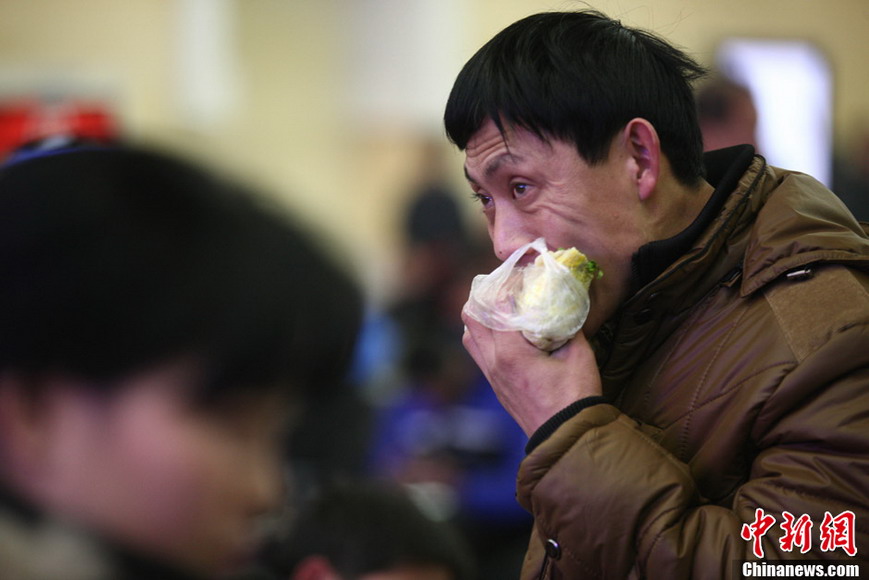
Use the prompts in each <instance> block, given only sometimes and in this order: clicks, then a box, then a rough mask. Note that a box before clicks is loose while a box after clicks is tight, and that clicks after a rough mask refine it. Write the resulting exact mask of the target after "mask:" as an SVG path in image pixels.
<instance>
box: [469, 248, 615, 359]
mask: <svg viewBox="0 0 869 580" xmlns="http://www.w3.org/2000/svg"><path fill="white" fill-rule="evenodd" d="M532 249H533V250H536V251H537V253H538V256H537V258H536V259H535V260H534V262H533V263H532V264H529V265H527V266H518V265H517V263H518V262H519V260H520V259H521V258H522V257H523V256H524V255H525V254H526V253H528V251H529V250H532ZM602 275H603V273H602V272H601V270H600V268H598V266H597V264H595V263H594V262H593V261H591V260H589V259H588V258H586V256H585V255H584V254H583V253H582V252H580V251H579V250H577V249H576V248H568V249H561V250H557V251H555V252H550V251H549V250H548V249H547V246H546V241H545V240H544V239H543V238H538V239H536V240H534V241H533V242H531V243H529V244H526V245H524V246H522V247H521V248H518V249H517V250H516V251H515V252H513V254H512V255H511V256H510V257H509V258H507V259H506V260H505V261H504V263H502V264H501V265H500V266H499V267H498V268H496V269H495V270H494V271H493V272H492V273H491V274H483V275H479V276H477V277H475V278H474V281H473V283H472V285H471V295H470V297H469V299H468V303H467V304H466V305H465V311H466V312H467V313H468V314H469V315H470V316H471V317H472V318H474V319H475V320H477V321H478V322H480V323H481V324H483V325H484V326H487V327H488V328H491V329H494V330H512V331H516V330H518V331H521V332H522V335H523V336H524V337H525V338H526V339H527V340H528V341H529V342H531V343H532V344H533V345H534V346H536V347H537V348H539V349H541V350H545V351H553V350H556V349H557V348H559V347H561V346H563V345H564V343H566V342H567V341H568V340H570V339H571V338H573V337H574V336H575V335H576V333H577V332H579V329H580V328H582V325H583V324H584V323H585V318H586V316H588V309H589V297H588V287H589V285H591V282H592V280H594V279H595V278H598V277H600V276H602Z"/></svg>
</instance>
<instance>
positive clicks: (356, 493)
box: [265, 480, 473, 580]
mask: <svg viewBox="0 0 869 580" xmlns="http://www.w3.org/2000/svg"><path fill="white" fill-rule="evenodd" d="M298 507H299V509H298V511H297V513H296V514H295V515H294V516H293V517H291V519H290V520H289V525H288V529H287V530H286V531H285V532H284V533H283V534H281V535H280V536H279V537H278V539H277V540H275V541H273V542H271V543H270V545H269V547H268V549H267V554H268V555H267V557H266V558H265V559H266V560H267V561H268V562H269V563H270V566H269V567H270V569H271V570H272V571H273V572H274V575H275V577H276V578H280V579H281V580H471V579H472V578H473V559H472V557H471V553H470V552H469V550H468V547H467V546H466V545H465V543H464V541H463V540H462V537H461V536H460V535H459V534H458V533H457V532H456V531H455V530H454V529H452V528H451V527H450V526H448V525H447V524H444V523H442V522H436V521H434V520H432V519H431V518H429V517H428V516H427V515H426V514H425V513H424V512H423V511H422V510H421V509H420V508H419V507H418V506H417V505H416V503H414V501H413V500H412V499H411V498H410V497H409V496H408V495H407V494H406V492H405V490H403V489H402V488H399V487H396V486H394V485H389V484H382V483H376V482H373V481H365V480H346V481H344V482H342V483H340V484H339V483H334V482H333V483H331V484H329V485H327V486H324V487H323V488H321V489H320V490H318V492H317V493H316V494H314V495H313V496H312V497H310V498H309V499H308V500H306V501H305V502H304V503H303V504H302V505H300V506H298Z"/></svg>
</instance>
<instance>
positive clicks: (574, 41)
mask: <svg viewBox="0 0 869 580" xmlns="http://www.w3.org/2000/svg"><path fill="white" fill-rule="evenodd" d="M704 74H705V69H704V68H703V67H701V66H700V65H699V64H698V63H697V62H695V61H694V60H693V59H691V58H690V57H689V56H687V55H686V54H685V53H684V52H682V51H680V50H678V49H676V48H675V47H673V46H672V45H670V44H669V43H668V42H666V41H665V40H663V39H661V38H660V37H658V36H656V35H654V34H652V33H650V32H646V31H643V30H638V29H633V28H628V27H625V26H622V24H621V23H620V22H618V21H616V20H613V19H611V18H609V17H607V16H605V15H604V14H602V13H600V12H597V11H593V10H585V11H578V12H546V13H541V14H535V15H532V16H528V17H526V18H524V19H522V20H519V21H518V22H516V23H514V24H512V25H510V26H508V27H507V28H505V29H504V30H502V31H501V32H500V33H498V34H497V35H496V36H495V37H494V38H492V39H491V40H490V41H489V42H488V43H486V44H485V45H484V46H483V47H482V48H481V49H480V50H479V51H478V52H477V53H476V54H475V55H474V56H473V57H471V59H470V60H469V61H468V62H467V64H466V65H465V66H464V68H463V69H462V71H461V72H460V73H459V75H458V77H457V79H456V82H455V84H454V85H453V88H452V91H451V93H450V96H449V99H448V102H447V106H446V111H445V114H444V122H445V126H446V132H447V136H448V137H449V139H450V140H451V141H452V142H453V143H454V144H455V145H457V146H458V147H459V149H462V150H464V149H465V148H466V146H467V144H468V140H469V139H470V138H471V136H472V135H473V134H474V133H475V132H476V131H477V130H478V129H479V128H480V127H481V126H482V124H483V123H484V122H485V121H486V120H487V119H491V120H492V121H493V122H495V124H496V125H497V126H498V128H499V129H500V130H501V131H502V132H503V131H504V125H505V124H508V125H515V126H519V127H523V128H525V129H528V130H530V131H533V132H534V133H536V134H537V135H538V136H540V137H541V138H544V139H547V138H552V137H554V138H557V139H561V140H564V141H567V142H572V143H574V144H575V145H576V148H577V151H578V152H579V154H580V155H581V156H582V158H583V159H585V160H586V161H587V162H588V163H591V164H595V163H599V162H602V161H604V160H605V159H606V157H607V154H608V152H609V145H610V143H611V141H612V138H613V137H614V136H615V135H616V133H617V132H618V131H619V130H620V129H621V128H623V127H624V126H625V125H626V124H627V123H628V122H629V121H630V120H631V119H633V118H635V117H642V118H644V119H646V120H648V121H649V122H650V123H652V125H654V127H655V129H656V130H657V132H658V135H659V137H660V140H661V148H662V150H663V152H664V154H665V155H666V156H667V158H668V160H669V161H670V164H671V166H672V168H673V172H674V174H675V175H676V177H677V179H679V180H680V181H682V182H683V183H685V184H688V185H695V184H696V183H697V182H698V181H699V179H700V178H702V176H703V160H702V153H703V145H702V139H701V134H700V129H699V127H698V123H697V115H696V112H695V108H694V97H693V93H692V89H691V83H692V82H693V81H695V80H697V79H698V78H700V77H702V76H703V75H704Z"/></svg>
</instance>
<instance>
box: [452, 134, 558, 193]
mask: <svg viewBox="0 0 869 580" xmlns="http://www.w3.org/2000/svg"><path fill="white" fill-rule="evenodd" d="M525 143H528V144H532V145H533V146H535V147H539V146H550V144H549V143H548V142H547V141H545V140H543V139H541V138H540V137H539V136H538V135H537V134H536V133H534V132H532V131H529V130H528V129H525V128H523V127H517V126H515V125H510V124H504V125H503V131H502V130H501V129H500V128H499V127H498V126H497V125H495V123H494V121H491V120H487V121H486V122H485V123H484V124H483V125H482V126H481V127H480V128H479V129H478V130H477V132H476V133H474V134H473V135H472V136H471V138H470V139H469V140H468V146H467V147H466V148H465V176H466V177H468V179H469V180H471V181H473V179H472V177H473V176H474V175H480V176H483V175H486V176H489V175H491V174H492V173H494V172H495V171H497V170H498V168H500V167H501V166H503V165H504V164H506V163H510V162H513V163H518V162H520V161H522V159H523V155H522V153H521V150H522V144H525Z"/></svg>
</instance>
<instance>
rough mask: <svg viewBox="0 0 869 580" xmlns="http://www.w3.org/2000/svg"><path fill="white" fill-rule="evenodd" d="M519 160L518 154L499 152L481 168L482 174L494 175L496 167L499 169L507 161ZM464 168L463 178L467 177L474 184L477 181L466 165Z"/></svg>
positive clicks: (486, 175)
mask: <svg viewBox="0 0 869 580" xmlns="http://www.w3.org/2000/svg"><path fill="white" fill-rule="evenodd" d="M521 160H522V158H521V157H519V156H518V155H514V154H513V153H510V152H507V153H501V154H500V155H498V156H497V157H495V158H494V159H491V160H490V161H489V162H488V163H487V164H486V167H484V168H483V175H484V176H485V177H492V175H494V174H495V173H496V172H497V171H498V169H500V168H501V166H502V165H504V163H506V162H507V161H514V162H517V161H521ZM464 170H465V179H467V180H468V181H470V182H471V183H474V184H475V183H477V182H476V181H475V180H474V178H473V177H471V174H470V173H468V167H467V166H465V167H464Z"/></svg>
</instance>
